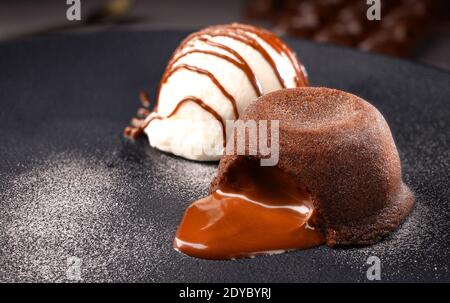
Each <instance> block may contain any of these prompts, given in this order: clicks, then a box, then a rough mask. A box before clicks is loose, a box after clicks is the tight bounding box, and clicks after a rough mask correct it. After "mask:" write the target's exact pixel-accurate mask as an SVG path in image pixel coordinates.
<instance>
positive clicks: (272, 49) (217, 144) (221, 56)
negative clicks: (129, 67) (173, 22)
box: [124, 23, 308, 161]
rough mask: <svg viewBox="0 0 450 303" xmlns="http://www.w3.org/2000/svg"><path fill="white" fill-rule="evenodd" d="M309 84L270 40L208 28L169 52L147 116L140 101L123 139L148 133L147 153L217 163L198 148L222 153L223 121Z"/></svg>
mask: <svg viewBox="0 0 450 303" xmlns="http://www.w3.org/2000/svg"><path fill="white" fill-rule="evenodd" d="M307 85H308V79H307V74H306V71H305V68H304V67H303V65H302V64H301V63H300V62H299V61H298V60H297V58H296V56H295V54H294V52H293V51H292V50H291V49H290V48H289V47H288V46H287V45H286V44H284V43H283V42H282V41H281V40H280V39H279V38H278V37H277V36H276V35H275V34H273V33H271V32H269V31H266V30H264V29H261V28H257V27H254V26H249V25H242V24H237V23H233V24H229V25H217V26H211V27H208V28H205V29H203V30H201V31H199V32H195V33H193V34H191V35H190V36H188V37H187V38H186V39H185V40H184V41H183V42H182V43H181V44H180V46H179V47H178V48H177V49H176V50H175V52H174V54H173V55H172V58H171V59H170V60H169V63H168V66H167V68H166V71H165V72H164V75H163V77H162V79H161V82H160V85H159V88H158V92H157V94H156V104H155V106H154V108H153V110H152V111H150V110H149V103H150V102H149V100H148V97H146V95H145V94H141V101H142V103H143V107H142V108H141V109H140V110H139V111H138V115H137V116H138V117H137V118H135V119H133V120H132V123H131V126H129V127H127V128H126V129H125V131H124V134H125V135H126V136H128V137H138V136H140V135H141V134H143V133H146V134H147V136H148V138H149V142H150V145H151V146H153V147H156V148H158V149H160V150H163V151H166V152H171V153H173V154H176V155H178V156H182V157H185V158H188V159H192V160H200V161H208V160H218V159H219V158H220V155H221V152H218V153H215V154H211V153H206V152H204V151H203V149H202V148H203V147H209V148H212V149H215V150H218V151H221V150H222V149H223V147H224V146H225V142H226V132H225V121H226V120H235V119H238V117H239V115H240V114H241V113H242V112H243V111H244V110H245V108H246V107H247V106H248V105H250V104H251V103H252V102H253V101H255V100H256V99H257V98H258V97H260V96H262V95H264V94H266V93H269V92H272V91H275V90H278V89H282V88H293V87H300V86H307ZM198 145H202V146H200V149H199V146H198Z"/></svg>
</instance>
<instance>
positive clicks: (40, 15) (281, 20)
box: [0, 0, 450, 70]
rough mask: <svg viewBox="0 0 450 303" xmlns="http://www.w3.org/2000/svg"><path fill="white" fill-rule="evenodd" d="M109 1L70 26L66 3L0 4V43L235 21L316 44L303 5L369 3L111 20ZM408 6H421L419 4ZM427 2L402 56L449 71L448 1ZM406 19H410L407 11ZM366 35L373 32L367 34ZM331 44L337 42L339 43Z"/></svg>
mask: <svg viewBox="0 0 450 303" xmlns="http://www.w3.org/2000/svg"><path fill="white" fill-rule="evenodd" d="M408 1H409V0H389V1H388V2H387V1H386V0H382V4H383V3H394V4H396V3H398V4H401V3H403V4H404V3H405V2H406V4H407V5H406V7H408V5H409V4H408ZM108 2H109V3H111V2H114V0H113V1H105V0H89V1H87V0H81V7H82V21H72V22H69V21H67V20H66V9H67V7H68V5H67V4H66V1H65V0H41V1H32V0H2V1H0V40H11V39H18V38H24V37H28V36H33V35H34V36H35V35H37V34H41V35H42V34H48V33H53V32H64V31H77V32H79V31H101V30H106V29H116V30H117V29H124V30H126V29H127V30H130V29H131V30H160V29H181V30H194V29H198V28H200V27H204V26H208V25H211V24H218V23H228V22H235V21H237V22H245V23H252V24H257V25H262V26H265V27H267V28H270V29H272V30H275V31H276V32H279V33H283V34H287V35H293V36H296V37H300V38H305V39H313V40H317V39H315V38H314V37H311V36H308V35H304V34H302V33H300V34H299V33H298V31H296V29H295V24H296V22H297V21H298V20H302V21H304V20H305V19H307V18H308V17H310V16H311V15H310V13H309V11H308V8H305V7H304V4H305V3H306V2H310V3H311V2H312V3H322V4H323V5H322V6H323V7H325V8H327V7H328V8H329V7H331V6H332V5H333V3H334V4H335V3H336V2H343V3H348V6H350V5H351V4H354V3H358V2H363V3H365V0H319V1H316V0H314V1H308V0H284V1H272V0H227V1H208V0H192V1H177V0H164V1H145V0H133V1H132V0H116V3H117V2H122V4H124V3H125V6H126V5H129V6H128V7H127V8H126V9H123V10H122V11H121V14H118V15H112V16H111V14H106V17H105V16H104V15H102V12H104V10H102V9H101V7H104V6H105V5H107V4H108ZM410 2H411V3H413V2H414V3H417V1H416V0H414V1H413V0H411V1H410ZM419 2H421V1H419ZM423 2H424V3H432V4H436V5H433V6H432V7H433V9H431V6H429V7H427V8H426V9H425V12H426V18H422V19H421V18H419V19H415V20H414V22H415V27H414V26H413V27H412V28H411V27H409V31H410V32H409V35H410V36H412V37H413V38H414V39H415V40H414V42H413V43H410V44H411V45H408V46H407V48H406V50H407V54H404V53H403V52H402V54H401V55H399V56H401V57H406V58H408V59H410V60H413V61H417V62H421V63H425V64H429V65H433V66H437V67H440V68H443V69H447V70H450V22H449V19H448V17H449V16H448V4H447V3H446V2H448V1H445V0H442V1H439V0H428V1H423ZM302 4H303V6H302ZM394 6H395V5H394ZM436 8H437V9H436ZM400 10H401V9H400ZM322 11H323V9H322V10H320V12H322ZM99 12H100V14H99ZM340 13H342V11H339V10H336V13H334V12H333V13H332V14H331V15H332V16H331V17H330V16H326V18H325V20H321V22H322V23H324V24H335V23H336V21H335V20H334V19H336V18H338V17H339V14H340ZM345 13H346V12H343V14H342V15H344V23H349V22H351V21H352V20H350V17H347V16H346V15H345ZM388 13H389V10H388V9H386V10H384V9H382V10H381V15H382V20H383V18H384V17H385V16H387V14H388ZM364 14H365V12H364V11H363V12H361V13H359V12H358V14H357V16H361V15H363V16H364ZM405 15H406V16H408V13H405ZM386 18H387V17H386ZM322 19H323V18H322ZM341 19H342V18H341ZM87 20H89V21H87ZM410 21H411V19H408V18H407V23H408V25H410V23H411V22H410ZM86 23H88V24H86ZM322 25H323V24H322ZM322 25H321V26H322ZM425 25H426V26H425ZM371 26H375V27H376V26H378V24H377V21H374V23H372V24H371ZM364 31H368V30H363V32H364ZM392 31H394V28H393V29H392V30H391V29H390V28H388V32H392ZM367 34H369V33H368V32H367ZM322 40H323V39H322ZM330 43H335V41H331V42H330ZM387 45H388V46H389V45H392V42H389V41H388V43H387Z"/></svg>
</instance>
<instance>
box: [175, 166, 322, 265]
mask: <svg viewBox="0 0 450 303" xmlns="http://www.w3.org/2000/svg"><path fill="white" fill-rule="evenodd" d="M313 216H314V209H313V203H312V200H311V196H310V194H309V193H308V191H307V189H306V188H305V187H304V186H302V185H301V184H298V183H297V182H296V181H295V180H294V178H292V177H291V176H290V175H288V174H286V173H284V172H283V171H281V170H280V169H279V168H277V167H261V166H259V162H257V161H253V160H249V159H246V160H245V161H241V162H240V163H239V164H238V165H235V166H234V167H233V168H232V169H230V171H229V174H228V175H227V178H226V179H225V181H224V182H222V184H220V186H219V189H218V190H216V191H215V192H213V193H212V194H211V195H209V196H208V197H206V198H203V199H200V200H198V201H196V202H194V203H192V204H191V205H190V206H189V207H188V209H187V210H186V212H185V214H184V217H183V219H182V221H181V224H180V226H179V228H178V231H177V233H176V237H175V240H174V248H175V249H177V250H179V251H181V252H183V253H185V254H187V255H190V256H194V257H198V258H203V259H234V258H243V257H253V256H255V255H260V254H272V253H279V252H284V251H287V250H291V249H304V248H309V247H313V246H317V245H320V244H322V243H324V241H325V239H324V236H323V235H322V234H321V233H320V232H318V231H317V230H315V228H314V227H313Z"/></svg>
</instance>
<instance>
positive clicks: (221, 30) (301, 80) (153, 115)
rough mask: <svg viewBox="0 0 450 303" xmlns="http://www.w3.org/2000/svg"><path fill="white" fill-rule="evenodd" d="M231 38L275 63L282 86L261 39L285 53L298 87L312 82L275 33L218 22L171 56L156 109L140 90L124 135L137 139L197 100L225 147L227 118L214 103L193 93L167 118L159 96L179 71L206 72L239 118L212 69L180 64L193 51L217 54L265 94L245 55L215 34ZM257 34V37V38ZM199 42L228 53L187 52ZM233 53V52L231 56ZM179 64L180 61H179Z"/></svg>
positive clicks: (232, 101) (247, 26)
mask: <svg viewBox="0 0 450 303" xmlns="http://www.w3.org/2000/svg"><path fill="white" fill-rule="evenodd" d="M219 36H220V37H228V38H231V39H234V40H236V41H240V42H242V43H244V44H246V45H248V46H250V47H252V48H253V49H254V50H256V51H257V52H258V53H259V54H260V55H261V56H262V57H263V58H264V59H265V60H266V62H267V63H268V64H269V65H270V66H271V68H272V70H273V72H274V74H275V76H276V77H277V79H278V81H279V83H280V85H281V86H282V87H283V88H286V87H287V85H286V82H285V80H284V79H283V77H282V75H281V72H280V71H279V69H278V66H277V65H276V63H275V61H274V60H273V58H272V56H271V55H270V54H269V53H268V52H267V50H266V49H265V48H264V47H263V46H262V45H261V44H260V42H258V40H257V38H256V37H258V38H259V39H261V40H263V41H264V42H265V43H267V44H268V45H269V46H270V47H272V48H273V49H274V50H275V51H276V52H278V53H279V54H282V55H284V56H286V57H287V58H288V59H289V61H290V62H291V64H292V66H293V67H294V70H295V74H296V75H295V79H294V81H295V85H296V86H307V85H308V79H307V77H306V73H305V70H304V68H303V65H302V64H301V63H299V62H298V61H297V59H296V57H295V54H294V53H293V52H292V50H291V49H290V48H289V47H288V46H287V45H286V44H284V43H283V42H282V41H281V40H280V39H279V38H278V37H277V36H276V35H275V34H273V33H271V32H269V31H266V30H263V29H260V28H256V27H253V26H250V25H242V24H237V23H233V24H230V25H218V26H211V27H208V28H206V29H204V30H202V31H199V32H196V33H193V34H191V35H189V36H188V37H187V38H186V39H185V40H183V42H182V43H181V44H180V46H179V47H178V48H177V49H176V50H175V52H174V53H173V55H172V57H171V59H170V60H169V63H168V66H167V68H166V71H165V73H164V75H163V77H162V79H161V82H160V84H159V87H158V91H157V94H156V103H155V105H154V107H153V111H150V110H149V105H150V100H149V98H148V95H147V94H146V93H145V92H141V93H140V99H141V103H142V107H141V108H140V109H139V110H138V113H137V118H133V119H132V121H131V125H130V126H128V127H127V128H126V129H125V130H124V135H125V136H126V137H132V138H136V137H139V136H140V135H142V134H143V131H144V129H145V128H146V127H147V126H148V125H149V124H150V122H151V121H153V120H155V119H159V120H161V119H167V118H170V117H172V116H173V115H175V114H176V113H177V111H178V110H179V109H180V108H181V106H182V105H183V104H184V103H186V102H194V103H196V104H197V105H199V106H200V107H201V108H202V109H204V110H206V111H207V112H208V113H210V114H211V115H212V116H213V117H214V118H215V119H216V120H217V121H218V122H219V123H220V124H221V126H222V134H223V145H224V146H225V143H226V134H225V124H224V121H223V118H222V117H221V115H220V114H219V113H217V112H216V111H215V110H214V109H212V108H211V107H210V106H208V105H207V104H206V103H205V102H204V101H203V100H201V99H199V98H197V97H193V96H189V97H186V98H183V99H182V100H181V101H179V102H178V103H177V105H176V106H175V108H174V110H173V111H172V112H171V113H170V114H169V115H168V116H166V117H162V116H160V115H159V114H158V113H157V111H158V101H159V96H160V92H161V88H162V86H163V84H164V83H166V82H167V81H168V79H169V78H170V77H171V76H172V75H173V74H174V73H176V72H177V71H179V70H187V71H189V72H194V73H198V74H201V75H204V76H205V77H208V78H209V79H210V80H211V82H212V83H213V84H214V85H215V86H216V87H217V88H218V89H219V90H220V91H221V93H222V94H223V95H224V96H225V97H226V99H227V100H228V101H229V102H230V103H231V106H232V108H233V113H234V116H235V119H238V117H239V111H238V108H237V104H236V100H235V99H234V97H233V96H232V95H231V94H230V93H229V92H228V91H227V90H226V89H225V87H224V86H223V85H222V84H221V83H220V82H219V81H218V80H217V78H216V77H215V76H214V75H213V74H212V73H211V72H209V71H207V70H205V69H202V68H199V67H196V66H193V65H189V64H184V63H178V62H179V60H180V59H182V58H183V57H186V56H188V55H190V54H193V53H202V54H206V55H210V56H215V57H217V58H220V59H222V60H225V61H227V62H229V63H231V64H233V65H235V66H236V67H238V68H239V69H240V70H242V71H243V72H244V73H245V75H246V77H247V79H248V80H249V82H250V84H251V85H252V87H253V89H254V91H255V93H256V95H257V96H258V97H259V96H262V95H263V91H262V88H261V84H260V83H259V81H258V79H257V78H256V75H255V73H254V72H253V71H252V69H251V68H250V66H249V64H248V63H247V62H246V61H245V60H244V58H243V57H242V56H241V55H240V54H239V53H238V52H237V51H236V50H234V49H232V48H231V47H228V46H226V45H224V44H222V43H219V42H216V41H212V40H211V38H212V37H219ZM255 36H256V37H255ZM195 41H202V42H204V43H206V44H208V45H210V46H213V47H215V48H218V49H221V50H223V51H224V52H223V53H222V52H217V51H214V50H200V49H194V48H193V49H191V50H187V51H185V52H183V50H185V49H186V48H188V47H189V46H190V45H192V44H193V43H194V42H195ZM228 54H230V55H228ZM177 63H178V64H177Z"/></svg>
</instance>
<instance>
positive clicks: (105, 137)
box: [0, 31, 450, 282]
mask: <svg viewBox="0 0 450 303" xmlns="http://www.w3.org/2000/svg"><path fill="white" fill-rule="evenodd" d="M185 35H186V33H180V32H170V31H162V32H141V33H136V32H133V33H130V32H110V33H101V34H83V35H61V36H53V37H48V38H41V39H36V40H29V41H22V42H17V43H4V44H2V45H0V105H1V107H0V203H1V205H0V280H1V281H68V278H69V280H70V279H71V278H76V269H75V267H74V266H77V264H80V269H81V278H82V279H83V281H149V282H151V281H179V282H180V281H181V282H198V281H205V282H216V281H221V282H237V281H248V282H250V281H253V282H262V281H275V282H296V281H301V282H306V281H367V278H366V271H367V269H368V267H369V265H368V264H366V261H367V258H368V257H369V256H377V257H379V258H380V260H381V279H382V281H433V280H446V281H449V280H450V278H449V257H450V253H449V248H450V247H449V243H450V236H449V235H450V223H449V222H450V204H449V197H450V190H449V183H450V180H449V179H450V178H449V169H450V165H449V161H450V160H449V159H450V154H449V133H450V129H449V124H448V123H449V120H450V115H449V112H450V110H449V107H450V103H449V102H450V87H449V83H450V77H449V75H448V74H447V73H445V72H442V71H438V70H434V69H430V68H425V67H422V66H418V65H414V64H411V63H407V62H402V61H398V60H394V59H389V58H384V57H379V56H374V55H367V54H362V53H358V52H354V51H351V50H347V49H341V48H333V47H329V46H322V45H316V44H312V43H307V42H299V41H291V40H289V44H290V45H291V46H292V47H293V48H294V49H295V50H296V51H297V52H298V54H299V56H300V58H301V59H302V60H303V61H304V63H305V65H306V66H307V69H308V71H309V73H310V78H311V82H312V85H321V86H329V87H334V88H339V89H343V90H346V91H349V92H352V93H355V94H357V95H359V96H361V97H363V98H365V99H367V100H369V101H370V102H372V103H373V104H374V105H375V106H376V107H377V108H378V109H379V110H380V111H381V112H382V113H383V114H384V116H385V117H386V120H387V121H388V123H389V124H390V126H391V129H392V132H393V134H394V137H395V140H396V142H397V146H398V148H399V151H400V155H401V158H402V164H403V176H404V179H405V182H406V183H407V184H408V185H409V186H410V187H411V188H412V189H413V191H414V192H415V194H416V197H417V204H416V207H415V209H414V211H413V213H412V215H411V216H410V217H409V219H408V220H407V221H406V223H405V224H404V225H403V226H402V227H401V228H400V229H399V230H398V231H397V232H396V233H394V234H393V235H392V236H391V237H389V238H387V239H385V240H384V241H382V242H381V243H378V244H376V245H373V246H369V247H364V248H350V249H331V248H328V247H325V246H323V247H319V248H315V249H309V250H304V251H294V252H289V253H285V254H281V255H274V256H265V257H258V258H255V259H245V260H238V261H206V260H199V259H194V258H191V257H188V256H186V255H183V254H180V253H177V252H176V251H174V250H173V249H172V238H173V235H174V232H175V230H176V227H177V224H178V222H179V220H180V219H181V216H182V214H183V211H184V209H185V207H186V206H187V205H188V204H189V203H190V202H191V201H192V200H195V199H197V198H200V197H202V196H204V195H205V194H206V193H207V190H208V186H209V182H210V180H211V178H212V177H213V176H214V173H215V169H216V164H205V163H194V162H190V161H186V160H183V159H180V158H176V157H173V156H170V155H167V154H163V153H161V152H159V151H157V150H153V149H151V148H150V147H148V145H147V144H146V142H145V141H144V140H140V141H138V142H136V143H127V142H125V141H124V140H123V139H122V138H121V133H122V129H123V127H124V126H125V125H126V124H127V123H128V121H129V119H130V118H131V117H132V116H133V115H134V113H135V111H136V109H137V107H138V104H139V103H138V101H137V94H138V91H139V90H140V89H143V88H145V89H147V90H149V91H150V92H154V91H155V88H156V85H157V83H158V81H159V78H160V76H161V74H162V72H163V69H164V67H165V64H166V62H167V59H168V57H169V56H170V54H171V52H172V51H173V49H174V48H175V47H176V46H177V44H178V43H179V42H180V40H181V39H182V38H183V37H184V36H185ZM70 257H76V258H79V259H80V260H79V261H80V262H79V263H77V262H75V261H74V260H76V259H70ZM68 258H69V261H68ZM74 262H75V263H74ZM68 264H69V265H70V266H69V267H68ZM68 268H69V270H68ZM74 273H75V275H74Z"/></svg>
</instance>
